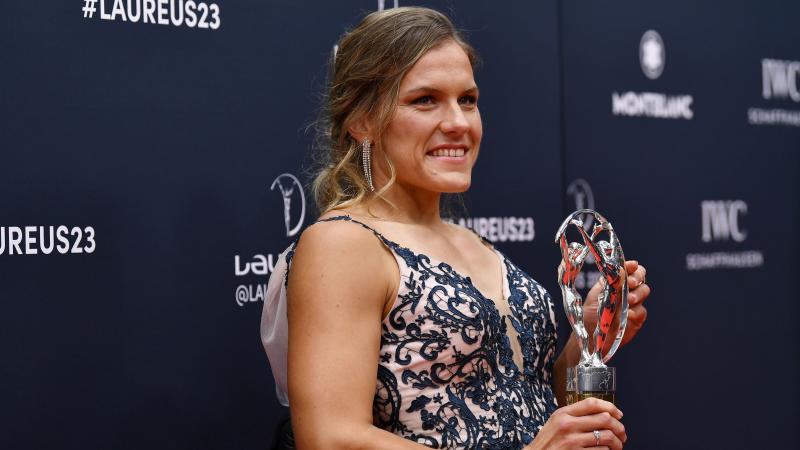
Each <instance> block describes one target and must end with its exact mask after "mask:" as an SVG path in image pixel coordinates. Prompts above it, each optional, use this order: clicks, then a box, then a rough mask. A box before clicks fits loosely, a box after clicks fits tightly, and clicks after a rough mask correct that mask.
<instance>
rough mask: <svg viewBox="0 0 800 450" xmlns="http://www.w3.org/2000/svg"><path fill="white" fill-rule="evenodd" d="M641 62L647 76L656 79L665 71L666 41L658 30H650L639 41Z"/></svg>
mask: <svg viewBox="0 0 800 450" xmlns="http://www.w3.org/2000/svg"><path fill="white" fill-rule="evenodd" d="M639 62H640V63H641V65H642V71H643V72H644V74H645V76H646V77H647V78H650V79H651V80H655V79H656V78H658V77H660V76H661V74H662V73H663V72H664V65H665V64H666V52H665V50H664V41H663V40H662V39H661V35H659V34H658V32H657V31H654V30H648V31H646V32H645V33H644V35H643V36H642V40H641V41H640V42H639Z"/></svg>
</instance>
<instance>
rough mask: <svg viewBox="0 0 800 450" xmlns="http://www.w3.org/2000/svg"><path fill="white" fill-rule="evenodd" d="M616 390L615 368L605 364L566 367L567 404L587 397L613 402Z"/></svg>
mask: <svg viewBox="0 0 800 450" xmlns="http://www.w3.org/2000/svg"><path fill="white" fill-rule="evenodd" d="M616 392H617V370H616V368H615V367H607V366H599V367H593V366H581V365H579V366H575V367H568V368H567V395H566V397H567V398H566V400H567V404H568V405H571V404H573V403H575V402H579V401H581V400H583V399H586V398H589V397H595V398H599V399H600V400H605V401H608V402H611V403H614V402H615V400H616Z"/></svg>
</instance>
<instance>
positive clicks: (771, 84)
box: [747, 59, 800, 127]
mask: <svg viewBox="0 0 800 450" xmlns="http://www.w3.org/2000/svg"><path fill="white" fill-rule="evenodd" d="M799 77H800V61H784V60H780V59H762V60H761V96H762V97H763V98H764V100H768V101H772V102H775V101H784V102H786V101H793V102H800V89H799V87H800V82H798V78H799ZM747 120H748V122H749V123H750V124H751V125H782V126H790V127H800V111H798V110H787V109H773V108H770V109H764V108H749V109H748V110H747Z"/></svg>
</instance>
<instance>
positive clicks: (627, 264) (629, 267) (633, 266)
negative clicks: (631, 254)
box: [625, 260, 639, 275]
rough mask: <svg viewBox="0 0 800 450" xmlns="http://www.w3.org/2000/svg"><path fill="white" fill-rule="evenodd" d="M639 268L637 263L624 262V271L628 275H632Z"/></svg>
mask: <svg viewBox="0 0 800 450" xmlns="http://www.w3.org/2000/svg"><path fill="white" fill-rule="evenodd" d="M638 268H639V261H634V260H630V261H625V271H626V272H628V275H631V274H633V273H634V272H636V269H638Z"/></svg>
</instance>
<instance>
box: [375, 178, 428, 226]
mask: <svg viewBox="0 0 800 450" xmlns="http://www.w3.org/2000/svg"><path fill="white" fill-rule="evenodd" d="M382 197H383V198H380V197H376V198H374V199H373V200H372V201H368V202H367V203H365V205H364V208H363V210H364V212H366V213H367V214H370V215H374V216H377V217H378V218H380V219H383V220H390V221H393V222H400V223H406V224H414V225H423V226H429V227H433V226H439V225H441V224H442V218H441V215H440V212H439V202H440V201H441V197H442V194H441V193H439V192H431V191H425V190H422V189H419V188H408V187H405V186H402V185H401V184H399V183H395V184H393V185H392V187H391V188H390V189H389V191H388V192H386V193H384V194H383V195H382ZM359 209H360V208H359Z"/></svg>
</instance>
